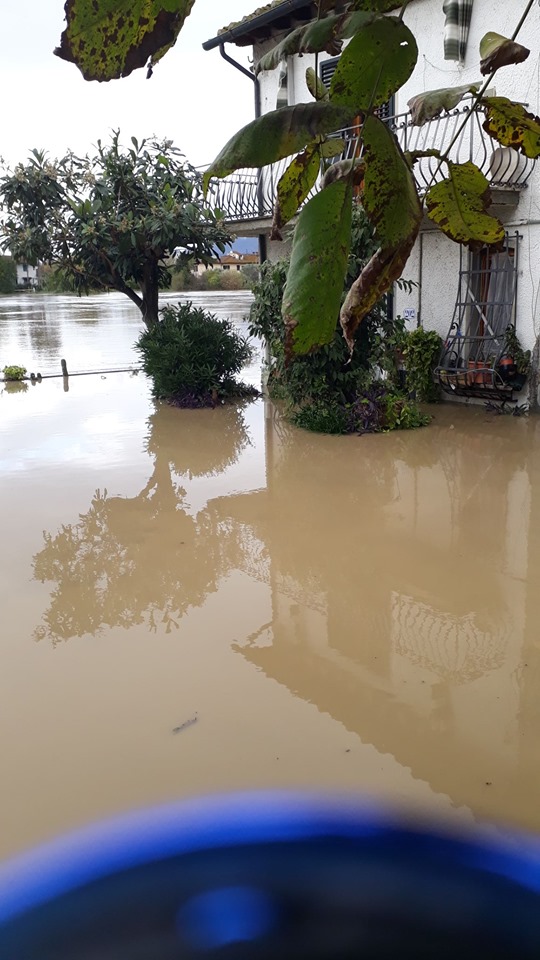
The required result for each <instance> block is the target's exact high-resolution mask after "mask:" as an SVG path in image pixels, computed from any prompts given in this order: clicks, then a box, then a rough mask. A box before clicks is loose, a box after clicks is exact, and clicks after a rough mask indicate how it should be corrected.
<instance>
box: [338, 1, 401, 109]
mask: <svg viewBox="0 0 540 960" xmlns="http://www.w3.org/2000/svg"><path fill="white" fill-rule="evenodd" d="M417 59H418V47H417V45H416V40H415V39H414V37H413V35H412V33H411V31H410V30H409V28H408V27H407V26H406V25H405V24H404V23H403V22H402V21H401V20H398V18H397V17H381V19H379V20H375V21H374V22H373V23H370V24H367V26H365V27H363V28H362V29H361V30H360V31H359V32H358V33H357V34H356V36H355V37H353V39H352V40H351V42H350V43H349V45H348V46H347V47H346V48H345V50H344V51H343V53H342V54H341V57H340V59H339V63H338V65H337V67H336V71H335V73H334V76H333V77H332V82H331V84H330V99H331V100H332V101H333V102H334V103H340V104H342V105H344V106H348V107H351V109H353V110H355V111H360V110H369V109H371V107H378V106H381V104H383V103H386V101H387V100H388V99H389V98H390V97H391V96H392V94H394V93H395V92H396V90H398V89H399V88H400V87H401V86H403V84H404V83H405V82H406V81H407V80H408V79H409V77H410V76H411V74H412V72H413V70H414V67H415V65H416V61H417Z"/></svg>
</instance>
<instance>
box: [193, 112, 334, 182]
mask: <svg viewBox="0 0 540 960" xmlns="http://www.w3.org/2000/svg"><path fill="white" fill-rule="evenodd" d="M351 120H352V117H351V111H350V110H348V109H347V108H345V107H341V106H338V105H337V104H334V103H328V102H325V101H322V102H320V103H300V104H298V105H297V106H296V107H282V108H281V110H274V111H272V113H266V114H264V116H262V117H258V119H257V120H253V121H252V122H251V123H248V124H247V126H245V127H243V128H242V129H241V130H239V131H238V133H235V134H234V136H233V137H231V139H230V140H229V142H228V143H227V144H225V146H224V147H223V150H222V151H221V153H219V154H218V156H217V157H216V159H215V160H214V162H213V163H212V164H211V165H210V166H209V168H208V170H207V171H206V173H205V174H204V178H203V186H204V190H205V191H206V190H207V189H208V184H209V183H210V180H211V179H212V177H226V176H228V175H229V173H233V171H234V170H238V169H240V168H241V167H264V166H266V165H267V164H269V163H275V162H276V161H277V160H282V159H283V158H284V157H290V156H291V154H293V153H296V152H297V151H298V150H302V148H303V147H305V146H306V144H308V143H310V142H311V141H312V140H314V139H315V138H316V137H317V136H325V135H326V134H327V133H332V132H333V131H334V130H339V129H341V128H343V127H344V126H346V125H347V123H350V121H351Z"/></svg>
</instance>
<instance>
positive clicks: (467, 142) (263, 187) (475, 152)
mask: <svg viewBox="0 0 540 960" xmlns="http://www.w3.org/2000/svg"><path fill="white" fill-rule="evenodd" d="M468 113H470V105H469V104H467V103H465V105H464V106H461V107H460V108H458V109H456V110H452V111H451V113H445V114H443V115H442V116H440V117H437V118H436V119H434V120H431V121H429V123H426V124H425V125H424V126H423V127H415V126H413V125H412V122H411V115H410V113H400V114H396V115H395V116H393V117H389V118H388V119H387V120H385V123H387V124H388V125H389V127H390V129H391V130H393V131H394V133H395V134H396V136H397V138H398V141H399V143H400V145H401V147H402V149H403V150H409V151H411V152H414V151H422V150H432V149H436V150H440V151H441V152H446V151H447V150H448V147H449V145H450V144H451V143H452V141H453V140H454V138H455V137H456V135H457V133H458V130H459V128H460V126H461V124H462V122H463V120H464V119H465V117H466V116H467V114H468ZM482 121H483V114H481V113H474V114H473V116H472V117H471V118H470V120H469V123H468V124H467V126H466V127H465V129H464V130H463V131H462V132H461V133H460V134H459V136H458V137H457V139H456V142H455V143H454V144H453V145H452V147H451V148H450V150H449V157H450V159H451V160H453V161H454V162H455V163H465V162H466V161H468V160H472V161H473V162H474V163H475V164H476V165H477V166H478V167H480V169H481V170H482V172H483V173H484V174H485V176H486V177H487V179H488V181H489V182H490V184H491V185H492V186H493V187H497V188H500V189H501V190H504V189H506V190H508V191H518V190H520V189H522V188H523V187H524V186H525V185H526V183H527V181H528V179H529V177H530V176H531V173H532V169H533V162H534V161H532V160H528V159H527V158H526V157H523V156H521V155H520V154H519V153H518V152H517V151H516V150H512V149H510V148H509V147H500V146H497V144H496V142H495V140H492V138H491V137H490V136H489V135H488V134H487V133H486V132H485V130H483V128H482ZM357 135H358V127H348V128H347V129H346V130H341V131H339V133H336V136H339V137H341V138H342V139H343V140H344V141H345V149H344V152H343V153H342V154H341V156H340V157H339V158H337V159H350V158H351V157H353V156H354V155H355V152H356V151H357V145H356V140H357ZM289 163H290V157H287V158H286V159H284V160H280V161H279V163H274V164H272V165H271V166H268V167H263V168H262V169H261V170H252V169H250V170H237V171H236V173H233V174H231V176H229V177H225V178H224V179H223V180H212V182H211V184H210V192H209V203H210V205H211V206H212V207H213V208H218V209H220V210H223V211H224V212H225V215H226V218H227V220H228V221H230V222H232V223H238V222H240V221H250V220H260V219H266V218H268V217H271V216H272V211H273V208H274V202H275V197H276V193H277V184H278V181H279V178H280V177H281V175H282V174H283V173H284V171H285V170H286V168H287V166H288V165H289ZM445 171H446V166H445V164H442V165H441V164H440V163H439V160H438V159H437V158H436V157H422V158H421V159H420V160H419V161H418V162H417V163H416V164H415V168H414V174H415V178H416V182H417V184H418V188H419V190H420V192H425V190H426V189H427V188H428V186H429V185H431V184H432V183H434V182H436V181H437V180H440V179H441V178H442V177H443V176H444V175H445ZM318 188H319V185H318V184H317V186H315V187H314V188H313V191H312V192H313V193H314V192H316V191H317V190H318Z"/></svg>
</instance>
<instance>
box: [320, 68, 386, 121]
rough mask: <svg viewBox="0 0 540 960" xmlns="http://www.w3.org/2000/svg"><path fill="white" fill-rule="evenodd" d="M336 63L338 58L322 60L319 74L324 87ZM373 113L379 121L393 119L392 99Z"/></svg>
mask: <svg viewBox="0 0 540 960" xmlns="http://www.w3.org/2000/svg"><path fill="white" fill-rule="evenodd" d="M338 63H339V57H332V59H331V60H324V61H323V63H321V65H320V68H319V73H320V76H321V80H322V82H323V83H324V85H325V87H329V86H330V81H331V80H332V77H333V76H334V74H335V72H336V67H337V65H338ZM375 113H376V114H377V116H378V117H379V119H380V120H389V119H390V117H393V116H394V113H395V100H394V97H390V100H387V101H386V103H383V104H382V105H381V106H380V107H377V109H376V110H375Z"/></svg>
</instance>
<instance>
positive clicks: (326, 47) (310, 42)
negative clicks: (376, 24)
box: [255, 12, 375, 75]
mask: <svg viewBox="0 0 540 960" xmlns="http://www.w3.org/2000/svg"><path fill="white" fill-rule="evenodd" d="M374 17H375V14H373V13H364V12H360V13H354V12H353V13H342V14H339V15H337V14H336V15H334V16H330V17H323V18H322V19H321V20H312V21H311V22H310V23H307V24H304V25H303V26H301V27H297V28H296V30H292V31H291V33H289V34H287V36H286V37H284V38H283V40H281V41H280V42H279V43H277V44H276V46H275V47H272V48H271V50H268V52H267V53H265V54H264V56H263V57H261V59H260V60H259V61H258V62H257V64H256V65H255V73H256V75H258V74H259V73H262V72H263V71H264V70H274V69H275V68H276V67H277V66H278V64H280V63H281V61H282V60H286V59H287V57H292V56H294V55H296V54H299V55H300V56H301V55H302V54H304V53H322V52H323V51H326V53H329V54H330V55H331V56H336V55H337V54H338V53H340V52H341V41H342V40H346V39H348V38H350V37H353V36H354V34H355V33H356V32H357V31H358V30H360V28H361V27H363V26H365V25H366V24H368V23H371V21H372V20H373V19H374Z"/></svg>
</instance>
